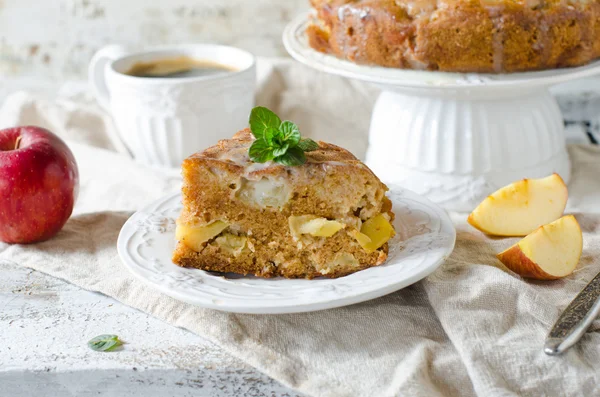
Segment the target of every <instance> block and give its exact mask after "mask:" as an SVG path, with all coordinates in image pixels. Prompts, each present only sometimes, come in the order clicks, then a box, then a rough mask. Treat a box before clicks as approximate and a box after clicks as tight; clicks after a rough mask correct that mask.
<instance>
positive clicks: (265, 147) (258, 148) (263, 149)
mask: <svg viewBox="0 0 600 397" xmlns="http://www.w3.org/2000/svg"><path fill="white" fill-rule="evenodd" d="M248 156H250V160H252V161H254V162H255V163H266V162H267V161H270V160H273V157H275V156H274V155H273V147H272V146H271V145H269V143H268V142H267V141H266V140H265V139H264V138H260V139H256V140H255V141H254V142H252V145H251V146H250V149H249V150H248Z"/></svg>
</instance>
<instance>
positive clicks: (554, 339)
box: [544, 273, 600, 356]
mask: <svg viewBox="0 0 600 397" xmlns="http://www.w3.org/2000/svg"><path fill="white" fill-rule="evenodd" d="M598 314H600V273H599V274H598V275H596V277H594V279H593V280H592V281H590V283H589V284H588V285H587V286H586V287H585V288H584V289H583V290H582V291H581V292H580V293H579V294H578V295H577V296H576V297H575V299H573V302H571V303H570V304H569V306H567V308H566V309H565V311H564V312H563V314H561V315H560V317H559V318H558V320H557V321H556V324H554V326H553V327H552V330H551V331H550V333H549V334H548V337H547V338H546V343H545V345H544V352H545V353H546V354H548V355H550V356H556V355H559V354H562V353H564V352H565V351H566V350H567V349H568V348H570V347H571V346H573V345H574V344H575V343H577V342H578V341H579V339H581V337H582V336H583V334H585V331H586V330H587V329H588V328H589V327H590V325H592V323H593V322H594V319H595V318H596V317H598Z"/></svg>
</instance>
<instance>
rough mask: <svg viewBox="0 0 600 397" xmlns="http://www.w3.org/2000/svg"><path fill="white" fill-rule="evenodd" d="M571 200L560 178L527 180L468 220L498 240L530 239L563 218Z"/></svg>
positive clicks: (489, 201)
mask: <svg viewBox="0 0 600 397" xmlns="http://www.w3.org/2000/svg"><path fill="white" fill-rule="evenodd" d="M568 196H569V193H568V191H567V186H566V185H565V182H564V181H563V180H562V178H561V177H560V176H559V175H558V174H552V175H550V176H549V177H546V178H542V179H523V180H521V181H518V182H515V183H512V184H510V185H508V186H505V187H503V188H502V189H500V190H497V191H496V192H495V193H493V194H492V195H491V196H488V197H487V198H486V199H485V200H483V201H482V202H481V204H479V205H478V206H477V208H475V210H474V211H473V212H472V213H471V215H469V218H468V219H467V220H468V222H469V223H470V224H471V225H472V226H473V227H475V228H477V229H479V230H481V231H482V232H484V233H487V234H491V235H494V236H526V235H528V234H529V233H531V232H533V231H534V230H535V229H537V228H538V227H540V226H542V225H545V224H547V223H550V222H553V221H555V220H557V219H558V218H560V217H561V216H562V214H563V211H564V210H565V207H566V205H567V199H568Z"/></svg>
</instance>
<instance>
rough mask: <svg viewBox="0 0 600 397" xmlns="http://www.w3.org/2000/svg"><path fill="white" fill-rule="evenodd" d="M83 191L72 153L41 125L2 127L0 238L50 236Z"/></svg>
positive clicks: (21, 241) (22, 241)
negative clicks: (81, 190) (80, 188)
mask: <svg viewBox="0 0 600 397" xmlns="http://www.w3.org/2000/svg"><path fill="white" fill-rule="evenodd" d="M78 191H79V171H78V169H77V163H76V162H75V158H74V157H73V153H71V150H69V148H68V147H67V145H66V144H65V143H64V142H63V141H62V140H61V139H60V138H59V137H57V136H56V135H54V134H53V133H51V132H50V131H48V130H46V129H44V128H40V127H32V126H30V127H16V128H9V129H5V130H0V240H2V241H4V242H6V243H19V244H26V243H33V242H37V241H42V240H47V239H49V238H51V237H52V236H54V235H55V234H56V233H58V232H59V231H60V229H62V227H63V226H64V224H65V223H66V222H67V220H68V219H69V217H70V216H71V213H72V212H73V206H74V204H75V200H76V199H77V193H78Z"/></svg>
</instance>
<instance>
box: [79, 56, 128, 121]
mask: <svg viewBox="0 0 600 397" xmlns="http://www.w3.org/2000/svg"><path fill="white" fill-rule="evenodd" d="M128 52H129V51H128V50H127V48H125V47H124V46H122V45H119V44H112V45H108V46H106V47H104V48H101V49H100V50H98V52H96V53H95V54H94V56H93V57H92V60H91V61H90V66H89V69H88V78H89V82H90V85H91V86H92V92H93V93H94V95H95V97H96V100H97V101H98V103H99V104H100V105H101V106H102V107H103V108H104V109H106V110H110V91H109V89H108V87H107V85H106V67H107V66H108V65H109V64H110V63H111V62H112V61H114V60H116V59H119V58H121V57H123V56H125V55H127V53H128Z"/></svg>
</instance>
